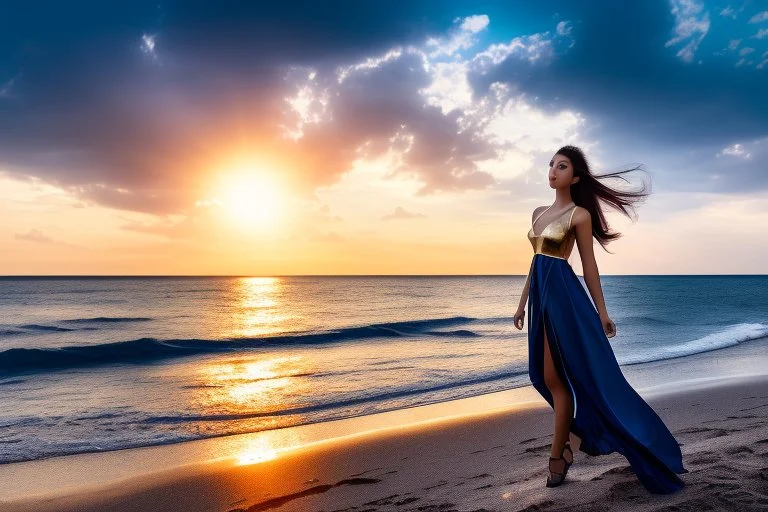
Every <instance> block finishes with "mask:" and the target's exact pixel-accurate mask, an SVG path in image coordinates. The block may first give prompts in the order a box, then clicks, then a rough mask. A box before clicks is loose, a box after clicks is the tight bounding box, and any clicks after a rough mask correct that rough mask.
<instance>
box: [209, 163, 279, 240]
mask: <svg viewBox="0 0 768 512" xmlns="http://www.w3.org/2000/svg"><path fill="white" fill-rule="evenodd" d="M217 199H218V202H219V204H220V205H221V206H222V207H223V208H224V210H225V211H226V212H227V213H228V215H229V217H230V218H231V219H232V220H233V221H234V222H235V223H237V224H238V225H240V226H243V227H264V228H266V227H273V226H274V224H275V223H276V221H277V220H278V217H279V215H280V206H281V199H280V190H279V188H278V187H277V184H276V183H275V181H274V180H272V179H270V178H269V176H268V174H267V173H262V172H257V171H251V172H248V171H244V172H237V173H232V174H227V175H225V176H223V177H222V179H221V186H220V193H219V194H217Z"/></svg>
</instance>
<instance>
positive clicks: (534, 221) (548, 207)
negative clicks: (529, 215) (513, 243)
mask: <svg viewBox="0 0 768 512" xmlns="http://www.w3.org/2000/svg"><path fill="white" fill-rule="evenodd" d="M550 208H552V205H549V206H547V207H546V208H545V209H544V211H543V212H541V213H540V214H538V215H537V216H536V218H535V219H533V222H532V223H531V227H533V226H535V225H536V221H537V220H539V218H540V217H541V216H542V215H544V214H545V213H546V212H547V210H549V209H550Z"/></svg>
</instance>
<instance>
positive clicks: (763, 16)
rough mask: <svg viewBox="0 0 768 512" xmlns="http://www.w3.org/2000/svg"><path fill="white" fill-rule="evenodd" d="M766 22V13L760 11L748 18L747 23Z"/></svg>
mask: <svg viewBox="0 0 768 512" xmlns="http://www.w3.org/2000/svg"><path fill="white" fill-rule="evenodd" d="M766 20H768V11H761V12H759V13H757V14H755V15H754V16H752V17H751V18H749V23H762V22H763V21H766Z"/></svg>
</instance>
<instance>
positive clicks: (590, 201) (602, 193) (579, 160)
mask: <svg viewBox="0 0 768 512" xmlns="http://www.w3.org/2000/svg"><path fill="white" fill-rule="evenodd" d="M556 154H558V155H563V156H567V157H568V159H569V160H570V161H571V164H572V165H573V176H574V177H576V176H578V177H579V181H577V182H576V183H574V184H573V185H571V199H573V202H574V203H575V204H576V205H577V206H581V207H582V208H586V209H587V211H589V214H590V216H591V217H592V236H594V237H595V238H596V239H597V241H598V242H600V245H601V246H602V247H603V249H604V250H605V251H606V252H610V251H609V250H608V249H606V248H605V246H606V245H607V244H608V243H609V242H610V241H612V240H615V239H617V238H619V237H621V233H619V232H616V231H613V232H611V231H609V226H608V222H607V221H606V220H605V214H604V213H603V209H602V206H601V204H600V202H601V201H602V202H603V203H605V204H607V205H608V206H610V207H612V208H613V209H614V210H617V211H620V212H621V213H623V214H624V215H626V216H627V217H629V218H632V215H630V212H632V214H635V216H636V213H637V212H636V211H635V205H636V204H637V203H639V202H641V201H642V200H644V199H645V198H646V197H647V196H648V195H649V194H650V182H649V183H648V184H646V183H645V182H643V185H642V188H641V189H640V190H621V189H617V188H611V187H608V186H607V185H605V184H604V183H602V182H601V181H600V180H604V179H610V178H617V179H621V180H624V181H625V182H627V183H629V181H628V180H627V179H626V178H625V177H624V176H623V175H624V174H626V173H629V172H632V171H637V170H642V171H645V169H643V168H642V165H640V166H637V167H633V168H631V169H624V170H621V171H614V172H609V173H605V174H600V175H596V174H592V171H591V170H590V168H589V163H588V162H587V158H586V157H585V156H584V153H583V152H582V151H581V149H579V148H578V147H576V146H563V147H561V148H560V149H558V150H557V153H556Z"/></svg>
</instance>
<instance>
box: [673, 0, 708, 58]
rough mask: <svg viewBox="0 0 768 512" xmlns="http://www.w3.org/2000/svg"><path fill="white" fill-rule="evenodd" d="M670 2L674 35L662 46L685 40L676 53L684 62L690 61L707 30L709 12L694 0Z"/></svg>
mask: <svg viewBox="0 0 768 512" xmlns="http://www.w3.org/2000/svg"><path fill="white" fill-rule="evenodd" d="M670 3H671V5H672V14H673V15H674V16H675V29H674V30H675V37H673V38H672V39H670V40H668V41H667V42H666V43H664V46H665V47H669V46H674V45H677V44H678V43H680V42H682V41H687V43H686V44H685V46H683V47H682V48H681V49H680V50H678V52H677V54H676V55H677V56H678V57H680V59H682V60H683V61H685V62H691V61H692V60H693V56H694V54H695V53H696V50H697V49H698V47H699V44H700V43H701V41H702V40H703V39H704V37H705V36H706V35H707V32H709V27H710V21H709V12H708V11H703V6H702V4H700V3H698V2H697V1H696V0H670ZM702 11H703V12H702Z"/></svg>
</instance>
